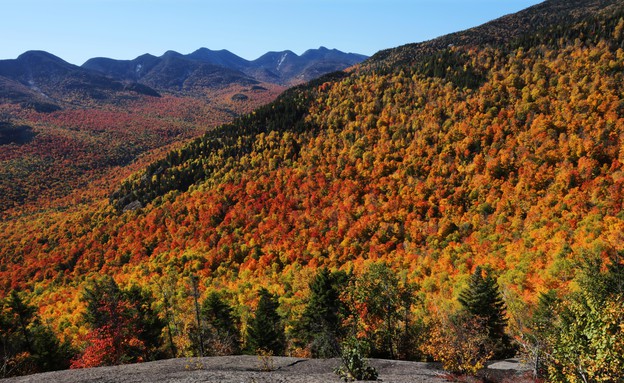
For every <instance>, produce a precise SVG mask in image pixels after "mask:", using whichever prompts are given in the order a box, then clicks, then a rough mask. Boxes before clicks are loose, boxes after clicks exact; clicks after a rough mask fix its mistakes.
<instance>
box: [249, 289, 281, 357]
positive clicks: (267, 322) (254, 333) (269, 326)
mask: <svg viewBox="0 0 624 383" xmlns="http://www.w3.org/2000/svg"><path fill="white" fill-rule="evenodd" d="M258 296H259V298H260V299H259V301H258V307H257V309H256V312H255V315H254V316H253V317H252V318H251V319H250V321H249V324H248V327H247V348H248V350H249V351H251V352H256V351H257V350H263V351H267V352H271V353H272V354H273V355H282V354H284V350H285V348H286V336H285V334H284V324H283V323H282V318H280V316H279V314H278V313H277V308H278V301H277V296H276V295H273V294H271V293H269V291H268V290H267V289H265V288H261V289H260V291H259V292H258Z"/></svg>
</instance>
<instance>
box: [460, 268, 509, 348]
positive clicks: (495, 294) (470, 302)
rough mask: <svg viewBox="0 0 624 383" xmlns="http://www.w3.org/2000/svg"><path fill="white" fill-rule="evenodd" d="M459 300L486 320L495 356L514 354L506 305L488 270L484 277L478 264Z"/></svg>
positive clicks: (474, 313) (477, 315)
mask: <svg viewBox="0 0 624 383" xmlns="http://www.w3.org/2000/svg"><path fill="white" fill-rule="evenodd" d="M458 300H459V303H461V304H462V306H463V307H464V309H465V310H466V311H467V312H468V313H469V314H471V315H473V316H476V317H479V318H482V319H484V320H485V328H486V329H487V332H488V336H489V338H490V339H491V340H492V341H493V342H494V344H495V350H496V351H495V354H494V357H495V358H504V357H507V356H512V354H513V350H512V347H511V339H510V338H509V336H508V335H507V334H506V333H505V328H506V327H507V318H506V317H505V315H506V305H505V302H504V301H503V298H502V296H501V293H500V291H499V288H498V284H497V283H496V280H494V277H493V276H492V274H491V273H490V272H487V273H486V276H485V277H483V270H482V269H481V267H480V266H477V268H476V269H475V272H474V273H473V274H472V276H471V277H470V281H469V283H468V288H467V289H465V290H463V291H462V292H461V293H460V294H459V298H458Z"/></svg>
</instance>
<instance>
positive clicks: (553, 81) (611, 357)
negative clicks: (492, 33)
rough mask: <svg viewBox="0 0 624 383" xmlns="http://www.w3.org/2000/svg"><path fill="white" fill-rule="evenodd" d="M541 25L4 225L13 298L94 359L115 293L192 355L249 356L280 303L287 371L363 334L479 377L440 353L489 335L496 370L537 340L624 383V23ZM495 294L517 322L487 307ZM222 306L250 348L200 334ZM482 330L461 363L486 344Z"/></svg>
mask: <svg viewBox="0 0 624 383" xmlns="http://www.w3.org/2000/svg"><path fill="white" fill-rule="evenodd" d="M561 7H563V8H565V9H568V12H567V13H566V14H565V16H566V17H565V18H561V17H560V14H558V16H557V17H555V16H556V15H555V14H554V12H559V11H561ZM531 16H533V17H534V18H535V19H536V20H540V23H538V24H537V25H536V28H535V30H536V32H531V29H532V28H528V30H527V26H526V25H524V24H523V25H522V28H524V29H522V30H520V31H519V32H517V33H510V34H509V35H508V36H506V37H504V38H500V39H495V40H491V39H486V38H484V39H483V40H482V41H481V40H479V39H468V40H467V41H466V42H465V43H462V41H463V40H462V36H463V35H461V34H459V35H457V36H458V37H457V36H456V37H457V39H455V40H454V39H453V38H452V37H445V38H443V40H441V41H444V42H445V43H444V45H443V46H442V47H441V48H439V49H433V50H430V49H429V48H427V49H426V50H423V51H421V50H419V47H418V46H416V47H415V48H418V49H416V50H410V49H412V48H414V47H402V48H398V49H397V50H395V51H388V52H385V53H383V54H381V55H380V56H376V57H373V58H372V59H371V60H370V61H369V62H367V63H365V64H364V65H363V66H362V67H361V68H359V69H356V70H354V71H352V72H351V73H349V74H336V75H332V76H329V77H326V78H323V79H321V80H318V81H316V82H313V83H310V84H307V85H303V86H300V87H297V88H293V89H291V90H289V91H287V92H286V93H284V94H283V95H282V96H280V97H279V98H278V99H277V100H276V101H275V102H274V103H272V104H269V105H267V106H265V107H262V108H260V109H258V110H256V111H255V112H252V113H251V114H249V115H247V116H245V117H242V118H240V119H238V120H237V121H235V122H234V123H233V124H230V125H225V126H222V127H220V128H218V129H215V130H213V131H211V132H209V133H207V134H206V135H205V136H203V137H202V138H199V139H197V140H195V141H193V142H192V143H190V144H188V145H187V146H185V147H182V148H180V149H178V150H175V151H172V152H170V153H169V154H167V155H166V156H164V157H163V158H162V159H161V160H159V161H156V162H154V163H153V164H152V165H150V166H148V167H147V168H146V169H145V170H143V171H140V172H138V173H136V174H134V175H133V176H131V177H129V178H128V179H127V180H126V181H124V182H123V184H121V185H120V187H119V188H118V189H117V190H116V191H115V192H114V193H113V194H112V195H111V197H110V201H101V202H100V203H99V204H98V205H97V206H93V207H90V208H88V209H87V208H80V209H74V210H69V211H66V212H47V213H42V214H36V215H30V216H28V217H25V218H23V219H21V220H14V221H8V222H3V223H1V224H0V242H1V243H2V244H3V246H2V249H1V250H0V251H1V253H0V291H2V294H4V295H6V296H8V295H9V292H10V291H12V290H19V291H22V292H23V293H22V294H23V296H24V297H27V298H28V300H29V301H30V302H31V303H32V304H33V305H36V306H37V307H39V315H40V316H41V319H42V320H44V321H46V323H49V324H50V326H51V328H52V329H54V331H55V332H56V333H57V334H59V335H60V337H61V339H66V340H68V341H70V342H71V343H72V344H73V345H74V346H76V347H78V348H82V349H85V347H87V348H86V350H90V349H89V347H91V346H92V345H94V344H96V342H95V341H94V339H99V338H97V336H96V335H97V333H96V332H95V330H94V329H97V328H98V327H97V326H95V325H94V323H95V322H94V321H89V320H85V316H84V315H82V313H83V312H84V311H85V310H87V313H89V312H91V311H89V310H93V308H92V307H91V306H89V302H92V301H93V300H89V297H88V294H87V297H86V299H85V298H84V297H85V294H84V291H85V290H84V289H85V286H86V287H88V288H87V290H86V291H87V292H89V291H94V290H98V289H94V288H93V286H94V283H96V285H95V286H102V284H106V285H107V286H109V287H108V289H110V290H106V289H99V290H105V291H113V292H114V293H115V294H121V295H120V296H127V297H134V298H132V299H131V298H127V301H128V302H135V303H136V302H143V303H142V305H143V306H141V305H139V306H136V307H145V305H146V304H145V302H148V303H149V304H148V305H149V306H150V307H151V309H153V310H154V311H155V312H157V313H158V314H157V315H158V317H159V318H160V319H161V320H163V321H164V322H166V323H167V324H166V325H165V324H162V325H161V328H163V331H162V333H163V340H162V344H163V346H161V349H160V352H161V353H164V354H166V355H169V356H172V355H191V354H198V353H200V352H201V353H204V351H205V352H208V350H212V352H217V351H214V350H217V349H218V350H221V351H222V350H224V349H225V350H227V351H228V352H237V351H239V350H240V349H241V347H242V348H244V347H248V348H249V345H253V344H256V343H254V342H258V339H256V338H255V335H254V334H255V333H254V331H253V330H250V329H253V326H254V323H256V322H257V321H258V320H259V319H258V315H259V314H258V311H260V310H261V307H262V308H263V310H264V309H266V310H268V312H269V313H270V311H271V310H277V312H278V313H279V317H281V318H283V323H282V328H281V329H280V328H276V329H275V331H276V332H277V333H278V334H279V333H280V332H282V334H283V332H284V331H285V336H284V337H283V338H280V339H278V338H276V339H278V340H279V342H277V343H274V344H272V346H271V347H274V348H271V349H270V351H271V352H273V353H274V354H283V353H292V354H299V355H315V356H323V355H325V354H327V353H329V351H328V350H330V351H331V350H333V348H332V347H330V346H331V344H333V343H331V342H330V341H328V339H330V340H334V341H336V342H338V341H341V342H342V341H344V340H346V339H350V340H351V341H353V340H355V341H357V342H361V344H365V345H366V346H365V347H362V348H359V347H360V346H353V347H354V348H355V349H358V350H360V351H362V350H363V351H362V352H364V353H366V352H365V351H366V350H368V353H369V354H370V355H375V356H382V357H394V358H396V357H401V358H425V357H427V356H429V357H433V358H435V359H437V360H440V361H443V362H445V366H448V368H450V369H452V370H454V371H458V372H461V373H470V372H471V371H472V370H473V369H478V366H479V363H481V362H482V361H481V360H479V361H475V362H474V364H471V365H470V366H468V367H467V366H466V363H467V362H466V363H464V364H463V365H462V364H461V363H460V365H459V366H457V365H453V364H452V363H447V362H448V358H447V356H445V355H440V354H439V352H441V351H440V350H443V349H445V347H442V346H440V344H443V345H444V344H446V345H447V344H448V343H450V339H455V338H453V337H457V336H459V335H458V332H461V331H460V330H458V329H457V328H466V327H467V328H477V329H481V330H482V332H481V333H482V334H488V335H487V337H489V341H492V342H494V343H495V345H494V346H495V347H493V348H492V349H491V353H485V355H481V356H480V357H482V358H484V359H487V358H489V357H492V356H499V357H501V356H507V355H509V353H510V352H512V351H510V350H513V349H514V347H515V350H516V351H518V350H524V351H525V352H527V353H528V354H531V355H533V356H535V355H540V356H542V357H543V358H545V359H546V360H547V361H548V362H547V364H546V367H545V368H547V369H548V376H549V377H550V379H551V380H553V381H582V380H581V379H582V378H583V377H585V378H586V377H588V376H589V377H591V378H592V379H596V380H595V381H600V379H602V381H610V382H615V381H618V380H617V379H620V378H618V377H617V374H618V371H620V372H621V367H622V363H624V362H623V361H622V358H621V355H622V351H624V343H623V341H622V339H623V338H622V320H623V319H624V318H622V312H623V310H622V308H623V306H622V305H623V300H622V299H623V297H622V276H623V274H624V273H623V272H622V269H623V268H624V263H623V261H622V259H623V258H622V256H623V255H624V237H623V233H624V212H623V208H624V206H623V204H624V199H623V190H622V187H623V182H624V168H623V163H624V151H623V150H624V149H623V148H624V144H623V142H622V139H623V138H624V136H623V135H624V99H623V93H622V84H623V83H624V7H623V6H622V4H621V3H619V2H617V1H602V2H595V1H577V2H573V3H572V2H567V1H546V2H545V3H544V4H543V5H541V6H538V7H534V8H531V9H530V10H528V11H526V13H522V14H519V16H517V17H515V18H514V17H511V18H509V19H508V20H512V21H513V20H519V19H520V20H532V18H531ZM501 20H502V19H501ZM501 20H498V21H496V22H495V24H494V25H495V26H496V25H500V23H503V22H504V20H503V21H501ZM549 20H551V21H549ZM552 20H554V24H553V21H552ZM496 23H498V24H496ZM510 23H511V21H510ZM505 25H506V26H507V28H508V29H510V30H511V29H512V28H513V27H514V24H513V23H511V24H505ZM529 26H530V24H529ZM484 28H485V30H490V29H489V28H487V27H484ZM514 30H515V29H514ZM525 31H526V32H525ZM447 41H448V43H447ZM425 44H429V45H430V46H435V45H436V43H435V41H434V42H432V43H425ZM410 52H411V53H410ZM415 52H416V53H415ZM421 52H424V53H421ZM408 56H409V57H410V58H409V59H405V57H408ZM388 57H393V59H392V60H390V61H387V60H388ZM396 57H399V58H398V59H396ZM328 270H329V271H328ZM482 270H483V274H482ZM102 274H105V275H110V276H112V277H113V278H114V281H113V282H111V280H108V279H107V280H105V281H104V282H102V281H101V279H100V278H101V277H100V275H102ZM94 281H99V282H94ZM97 283H100V285H98V284H97ZM117 285H118V286H117ZM110 286H112V287H110ZM115 286H117V287H115ZM132 286H139V287H140V289H142V291H143V293H144V294H146V295H147V296H149V299H147V298H143V299H138V298H136V297H137V296H138V294H139V293H138V292H136V291H135V292H134V293H133V292H132V289H133V288H134V287H132ZM323 286H324V287H323ZM261 287H262V288H265V289H266V290H265V289H263V290H260V292H259V288H261ZM480 288H484V289H486V291H489V292H492V294H491V297H493V298H492V299H493V301H492V302H490V303H492V305H494V306H492V307H497V310H498V311H497V310H494V311H495V312H497V313H500V314H501V316H500V317H499V318H494V319H491V318H485V319H484V318H483V315H484V314H485V313H484V312H483V311H484V310H483V308H482V307H481V308H479V307H480V306H478V305H476V306H475V303H474V296H475V295H478V294H477V293H476V292H475V291H478V290H479V289H480ZM115 289H117V290H115ZM488 289H489V290H488ZM327 291H330V292H331V291H333V292H334V293H333V294H334V295H335V296H336V298H335V299H334V300H333V301H332V300H330V302H333V303H335V304H337V305H338V306H337V308H336V311H335V312H338V313H339V315H340V317H339V319H335V318H334V319H331V318H330V317H329V314H327V316H325V317H323V318H324V319H322V320H326V321H328V322H327V323H330V322H331V323H333V325H334V327H332V326H329V325H328V327H327V328H331V329H333V330H332V331H330V332H331V336H330V335H328V336H327V338H323V339H322V340H319V339H317V338H314V337H313V336H311V335H310V331H311V327H310V326H311V325H310V323H317V322H319V321H321V322H322V320H320V319H318V318H317V317H314V315H315V314H313V313H314V312H318V311H319V310H318V307H317V310H315V309H314V308H313V307H314V306H311V305H312V304H313V303H314V302H316V303H315V304H318V302H319V300H321V298H320V297H321V296H326V295H324V294H326V293H327ZM339 292H342V294H339ZM111 294H112V293H111ZM124 294H125V295H124ZM213 294H216V295H213ZM330 295H331V294H330ZM81 297H83V298H82V299H81ZM278 297H279V299H278ZM496 297H498V298H496ZM375 298H378V299H375ZM204 299H205V302H204V304H203V305H202V311H201V313H202V314H201V315H205V316H202V318H213V319H214V315H216V314H214V313H215V312H216V311H215V310H216V308H217V307H220V306H219V304H217V303H215V302H221V303H223V302H225V303H227V305H226V306H228V307H230V308H231V309H230V311H228V310H225V311H227V312H228V313H229V314H228V315H232V316H233V317H236V318H238V320H240V322H237V323H238V325H237V327H236V331H238V335H237V336H236V339H234V340H233V338H228V337H224V336H222V335H223V332H219V331H221V330H223V329H222V328H221V327H218V326H216V325H214V323H217V322H214V321H212V322H211V321H210V320H207V319H201V320H200V314H199V311H200V309H199V306H198V303H197V302H198V301H199V302H201V301H204ZM325 299H328V298H325ZM380 300H381V302H385V303H384V304H382V303H380ZM499 300H500V301H499ZM96 301H97V299H96ZM100 301H106V299H102V300H100ZM337 301H339V302H341V303H336V302H337ZM211 302H212V303H211ZM321 302H322V300H321ZM326 302H327V301H326ZM501 302H502V303H501ZM556 302H560V303H556ZM326 305H327V304H326ZM326 305H325V306H326ZM322 306H323V305H320V306H319V307H322ZM256 307H257V309H255V308H256ZM275 307H277V308H275ZM475 307H476V308H475ZM504 307H506V309H505V308H504ZM588 307H589V309H587V308H588ZM128 310H130V311H132V310H131V308H130V309H128ZM211 310H212V311H211ZM462 310H464V311H462ZM475 310H476V311H475ZM479 310H480V311H479ZM505 310H506V313H505ZM566 310H568V311H566ZM584 310H589V311H584ZM122 311H123V310H122ZM219 312H220V313H223V312H224V311H223V310H222V311H219ZM458 312H460V313H459V314H457V313H458ZM210 313H212V314H210ZM208 314H210V315H213V317H210V316H209V315H208ZM490 314H491V313H488V315H490ZM137 315H138V314H137ZM137 315H135V316H134V317H136V316H137ZM266 315H269V314H266ZM319 315H320V314H319ZM462 315H464V316H462ZM466 315H467V316H468V317H466ZM471 315H474V317H472V316H471ZM503 316H504V318H506V319H505V320H503V319H501V318H503ZM138 317H140V318H142V319H144V318H145V317H146V316H145V315H144V314H141V315H138ZM217 317H218V318H222V317H220V316H217ZM86 318H90V317H89V316H87V317H86ZM314 318H316V319H314ZM547 318H550V319H547ZM490 319H491V320H490ZM540 320H541V321H542V322H540ZM202 321H208V322H209V323H212V326H213V327H210V326H208V328H211V329H213V330H206V331H208V333H210V334H212V335H211V336H212V337H211V338H210V339H212V340H214V339H219V340H220V342H218V345H219V347H221V348H217V347H216V346H215V344H216V343H211V342H212V340H210V341H209V340H207V339H208V338H206V337H203V338H202V335H198V334H203V333H202V332H201V331H199V330H198V327H199V328H202V323H204V322H202ZM332 321H333V322H332ZM471 321H472V322H471ZM497 321H498V322H497ZM544 321H545V322H546V323H550V327H551V328H557V329H559V330H560V331H559V332H556V333H549V332H548V331H546V330H545V329H544V326H543V323H545V322H544ZM503 322H504V323H503ZM137 323H140V322H137ZM306 323H307V324H306ZM323 323H324V322H323ZM338 323H339V325H338ZM449 323H451V324H457V323H460V324H461V323H463V324H464V325H465V324H466V323H471V325H469V326H468V325H466V326H464V327H462V326H459V327H457V328H456V327H453V326H452V325H449ZM540 323H541V325H540ZM436 324H438V325H436ZM440 324H444V325H440ZM336 326H338V327H340V330H336V329H335V327H336ZM557 326H559V327H557ZM584 326H585V327H584ZM592 326H594V327H592ZM324 328H325V327H324ZM440 328H441V329H449V330H448V331H450V333H449V332H446V333H445V332H444V331H442V332H440V331H441V330H436V329H440ZM453 328H455V329H456V332H455V333H453V332H452V331H453V330H452V329H453ZM220 329H221V330H220ZM591 329H594V330H595V331H591ZM211 331H212V332H211ZM223 331H225V330H223ZM575 331H576V332H575ZM227 333H228V334H231V331H230V332H227ZM94 334H96V335H94ZM215 334H216V335H215ZM323 334H325V333H323ZM579 334H581V335H579ZM240 335H243V336H242V339H239V338H238V337H239V336H240ZM460 335H462V336H463V337H464V338H461V337H460V338H461V339H463V340H464V341H463V342H460V345H461V347H460V348H462V347H464V345H467V344H471V342H467V341H465V339H471V340H475V339H476V340H475V344H477V345H478V344H481V343H479V339H480V338H478V336H477V335H478V334H472V333H469V334H466V333H461V334H460ZM124 336H129V335H128V334H126V335H124ZM94 337H95V338H94ZM511 338H515V340H516V342H517V343H516V345H515V346H512V345H511ZM223 339H227V340H228V342H230V343H228V342H225V341H223ZM605 339H609V342H611V343H608V342H607V341H606V340H605ZM405 340H408V341H405ZM133 341H135V342H139V343H140V344H142V345H143V346H145V347H146V345H147V342H148V341H147V340H146V339H134V338H133ZM325 341H327V342H326V343H327V344H330V343H331V344H330V346H326V347H325V346H323V347H321V346H319V342H320V343H323V342H325ZM357 342H356V343H357ZM445 342H446V343H445ZM540 342H541V343H540ZM605 342H607V343H605ZM323 344H325V343H323ZM358 344H360V343H358ZM89 345H91V346H89ZM200 345H201V346H200ZM204 345H208V346H206V350H204ZM224 345H225V346H227V347H225V348H224ZM343 346H344V343H343ZM344 347H345V349H349V347H351V346H349V347H347V346H344ZM466 347H468V346H466ZM549 347H550V348H549ZM452 348H453V347H451V349H452ZM455 348H457V347H455ZM579 348H582V349H580V351H579ZM597 349H601V350H603V352H602V353H601V354H600V355H599V356H596V355H595V353H596V350H597ZM475 350H476V351H475V352H474V353H473V354H479V352H481V351H483V350H484V347H476V348H475ZM543 350H546V351H547V354H545V355H543V354H540V353H542V352H544V351H543ZM251 351H256V350H255V347H254V348H253V349H251ZM91 352H92V351H91ZM330 354H331V353H330ZM82 355H83V359H81V360H82V361H83V362H84V355H85V354H82ZM571 355H581V356H579V359H578V361H577V360H576V359H574V358H573V357H571ZM618 355H620V356H618ZM86 365H88V363H87V364H86ZM536 366H537V364H536ZM579 366H580V367H579ZM538 370H539V371H538ZM538 370H536V373H538V372H539V373H544V371H542V370H540V369H538ZM579 371H580V372H579ZM577 379H578V380H577ZM609 379H611V380H609Z"/></svg>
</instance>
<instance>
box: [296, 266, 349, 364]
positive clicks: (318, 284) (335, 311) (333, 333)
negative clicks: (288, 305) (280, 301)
mask: <svg viewBox="0 0 624 383" xmlns="http://www.w3.org/2000/svg"><path fill="white" fill-rule="evenodd" d="M346 283H347V274H346V273H345V272H335V273H332V272H330V271H329V270H327V269H325V268H323V269H321V270H320V271H319V272H318V274H317V275H316V277H315V278H314V280H312V282H310V299H309V301H308V303H307V305H306V308H305V310H304V312H303V315H302V316H301V318H300V319H299V321H298V322H297V323H296V325H295V331H294V332H295V334H296V337H297V338H299V339H298V343H299V344H300V345H301V346H303V347H309V348H310V351H311V352H312V356H314V357H315V358H329V357H334V356H338V355H340V346H339V339H340V338H341V336H342V335H343V334H342V333H343V329H342V316H343V315H342V314H343V313H344V311H345V310H346V307H345V305H344V304H343V302H342V301H341V300H340V292H341V290H342V289H343V288H344V287H345V286H346Z"/></svg>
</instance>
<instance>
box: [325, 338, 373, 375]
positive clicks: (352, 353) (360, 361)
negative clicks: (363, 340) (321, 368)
mask: <svg viewBox="0 0 624 383" xmlns="http://www.w3.org/2000/svg"><path fill="white" fill-rule="evenodd" d="M334 372H335V373H336V374H337V375H338V376H340V379H342V380H344V381H345V382H350V381H353V380H377V377H378V376H379V374H378V373H377V370H376V369H375V367H372V366H369V365H368V362H367V361H366V359H365V358H364V356H363V355H362V350H361V347H360V345H359V343H357V342H356V343H355V344H353V345H343V351H342V366H340V367H338V368H336V370H335V371H334Z"/></svg>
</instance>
